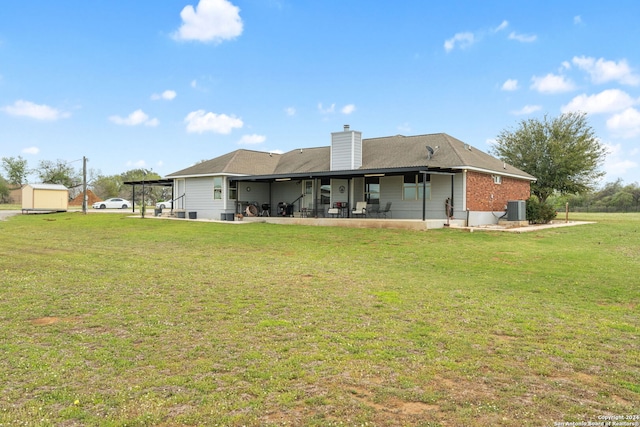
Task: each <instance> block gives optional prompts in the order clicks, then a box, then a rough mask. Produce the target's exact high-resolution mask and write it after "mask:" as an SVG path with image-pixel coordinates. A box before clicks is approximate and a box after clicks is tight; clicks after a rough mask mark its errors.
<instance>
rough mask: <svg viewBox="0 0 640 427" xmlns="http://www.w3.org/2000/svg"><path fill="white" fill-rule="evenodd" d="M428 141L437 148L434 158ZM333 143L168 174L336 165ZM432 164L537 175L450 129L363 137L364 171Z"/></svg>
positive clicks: (240, 154) (242, 153)
mask: <svg viewBox="0 0 640 427" xmlns="http://www.w3.org/2000/svg"><path fill="white" fill-rule="evenodd" d="M427 146H430V147H431V148H433V149H434V150H435V154H434V155H433V156H432V157H431V158H429V156H428V152H427ZM330 158H331V147H329V146H327V147H316V148H302V149H296V150H292V151H289V152H287V153H284V154H275V153H266V152H261V151H252V150H236V151H233V152H231V153H228V154H225V155H222V156H220V157H216V158H215V159H211V160H207V161H205V162H202V163H198V164H196V165H194V166H191V167H188V168H186V169H183V170H180V171H178V172H174V173H172V174H170V175H168V177H180V176H197V175H214V174H241V175H286V174H299V173H319V172H329V170H330ZM427 167H428V168H429V169H445V170H462V169H471V170H480V171H486V172H494V173H497V174H506V175H510V176H515V177H521V178H523V179H531V180H532V179H535V178H534V177H533V176H531V175H529V174H528V173H526V172H523V171H521V170H519V169H517V168H515V167H513V166H510V165H508V164H504V163H503V162H502V161H501V160H499V159H497V158H495V157H493V156H491V155H489V154H487V153H484V152H482V151H480V150H478V149H475V148H474V147H471V146H470V145H468V144H465V143H464V142H462V141H460V140H459V139H456V138H454V137H452V136H450V135H447V134H445V133H436V134H428V135H416V136H403V135H396V136H389V137H382V138H370V139H363V140H362V167H361V168H360V169H362V170H376V169H384V170H389V169H396V168H397V169H402V168H427Z"/></svg>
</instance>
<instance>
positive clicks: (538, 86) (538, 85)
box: [531, 73, 575, 93]
mask: <svg viewBox="0 0 640 427" xmlns="http://www.w3.org/2000/svg"><path fill="white" fill-rule="evenodd" d="M531 80H532V81H533V83H532V84H531V89H533V90H536V91H538V92H541V93H561V92H568V91H571V90H574V89H575V85H574V84H573V82H572V81H571V80H568V79H566V78H565V77H564V76H558V75H555V74H551V73H549V74H547V75H546V76H544V77H538V76H533V77H532V78H531Z"/></svg>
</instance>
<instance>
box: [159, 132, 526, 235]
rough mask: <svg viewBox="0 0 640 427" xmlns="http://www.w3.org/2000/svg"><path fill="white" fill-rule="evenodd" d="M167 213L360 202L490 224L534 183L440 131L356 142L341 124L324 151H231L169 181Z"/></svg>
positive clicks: (345, 210)
mask: <svg viewBox="0 0 640 427" xmlns="http://www.w3.org/2000/svg"><path fill="white" fill-rule="evenodd" d="M167 179H169V180H172V181H173V189H174V200H175V202H174V207H175V208H177V209H181V210H185V211H197V212H198V217H199V218H210V219H221V218H224V217H226V216H228V215H233V214H234V213H244V212H245V211H246V208H247V207H248V206H255V207H256V209H253V210H254V211H260V213H261V214H266V215H271V216H274V215H281V216H292V215H296V214H298V215H303V216H313V217H329V216H342V217H350V216H351V213H352V212H353V208H355V207H356V206H357V205H358V203H360V205H363V204H364V203H366V206H367V208H366V214H365V212H364V211H363V212H361V213H360V215H359V217H363V216H368V214H369V213H374V212H375V213H378V215H380V212H384V215H383V216H384V217H385V218H394V219H418V220H423V221H425V220H445V219H448V218H449V219H456V220H459V221H464V222H465V223H466V224H467V225H481V224H491V223H496V222H497V221H498V218H500V217H501V216H502V215H504V214H505V212H506V209H507V205H508V202H510V201H514V200H526V199H528V198H529V196H530V185H531V182H532V181H535V177H533V176H531V175H529V174H527V173H526V172H523V171H521V170H519V169H517V168H515V167H513V166H511V165H508V164H506V163H504V162H502V161H501V160H499V159H497V158H495V157H493V156H491V155H489V154H487V153H484V152H482V151H480V150H478V149H476V148H474V147H472V146H471V145H469V144H467V143H464V142H462V141H460V140H458V139H456V138H454V137H452V136H450V135H447V134H445V133H437V134H426V135H416V136H404V135H395V136H390V137H382V138H371V139H363V138H362V132H359V131H355V130H352V129H350V127H349V126H348V125H345V126H344V129H343V130H342V131H339V132H333V133H331V145H330V146H324V147H313V148H300V149H296V150H292V151H289V152H287V153H283V154H277V153H267V152H260V151H253V150H242V149H241V150H236V151H233V152H231V153H228V154H225V155H222V156H220V157H217V158H214V159H211V160H208V161H204V162H201V163H199V164H197V165H194V166H191V167H189V168H186V169H183V170H180V171H178V172H174V173H172V174H170V175H168V176H167Z"/></svg>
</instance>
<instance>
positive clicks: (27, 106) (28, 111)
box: [2, 100, 71, 121]
mask: <svg viewBox="0 0 640 427" xmlns="http://www.w3.org/2000/svg"><path fill="white" fill-rule="evenodd" d="M2 111H4V112H5V113H7V114H10V115H12V116H23V117H30V118H32V119H36V120H49V121H55V120H59V119H66V118H67V117H71V113H67V112H64V111H59V110H57V109H55V108H53V107H49V106H48V105H44V104H42V105H38V104H34V103H33V102H29V101H23V100H18V101H16V102H14V103H13V105H7V106H6V107H3V108H2Z"/></svg>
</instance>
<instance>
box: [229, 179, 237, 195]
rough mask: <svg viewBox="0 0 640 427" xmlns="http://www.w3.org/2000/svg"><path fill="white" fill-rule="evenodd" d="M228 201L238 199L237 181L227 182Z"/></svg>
mask: <svg viewBox="0 0 640 427" xmlns="http://www.w3.org/2000/svg"><path fill="white" fill-rule="evenodd" d="M228 192H229V200H236V199H237V198H238V181H229V191H228Z"/></svg>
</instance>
